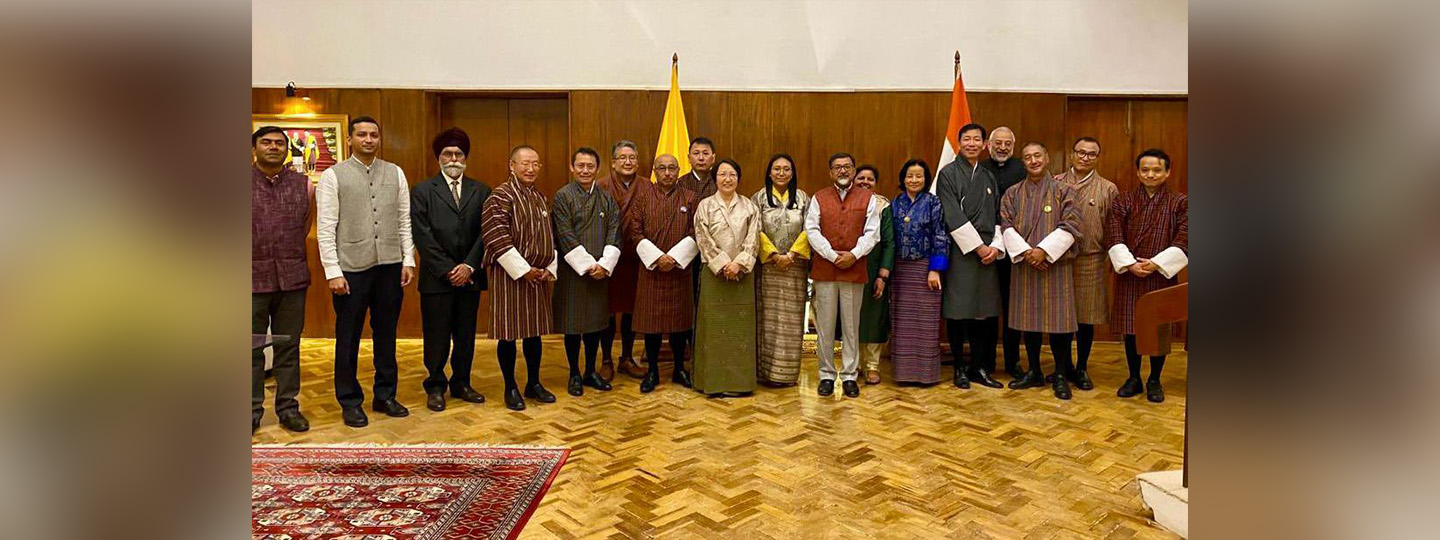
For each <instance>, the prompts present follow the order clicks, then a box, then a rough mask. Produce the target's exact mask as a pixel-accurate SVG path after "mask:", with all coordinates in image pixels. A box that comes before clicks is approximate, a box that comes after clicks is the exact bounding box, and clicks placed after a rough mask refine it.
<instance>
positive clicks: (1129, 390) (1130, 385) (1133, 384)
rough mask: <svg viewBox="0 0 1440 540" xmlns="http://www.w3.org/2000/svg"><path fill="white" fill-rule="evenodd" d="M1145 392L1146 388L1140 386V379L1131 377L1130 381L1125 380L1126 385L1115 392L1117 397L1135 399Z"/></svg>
mask: <svg viewBox="0 0 1440 540" xmlns="http://www.w3.org/2000/svg"><path fill="white" fill-rule="evenodd" d="M1144 391H1145V387H1144V386H1143V385H1141V384H1140V379H1137V378H1135V377H1130V378H1129V379H1125V384H1122V385H1120V389H1119V390H1117V391H1115V395H1117V396H1120V397H1135V396H1138V395H1140V393H1141V392H1144Z"/></svg>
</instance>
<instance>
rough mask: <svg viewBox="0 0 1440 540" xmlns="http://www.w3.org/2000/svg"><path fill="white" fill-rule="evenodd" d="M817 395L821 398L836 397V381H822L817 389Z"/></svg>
mask: <svg viewBox="0 0 1440 540" xmlns="http://www.w3.org/2000/svg"><path fill="white" fill-rule="evenodd" d="M815 393H816V394H820V397H830V396H832V395H834V394H835V379H825V380H823V381H820V384H819V386H816V387H815Z"/></svg>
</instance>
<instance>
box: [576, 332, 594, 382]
mask: <svg viewBox="0 0 1440 540" xmlns="http://www.w3.org/2000/svg"><path fill="white" fill-rule="evenodd" d="M581 339H582V341H584V343H585V374H586V375H594V374H595V353H596V352H597V351H596V349H598V348H599V347H600V332H591V333H589V334H585V335H584V336H582V338H581ZM570 371H571V372H572V373H573V372H574V371H575V364H574V363H571V364H570Z"/></svg>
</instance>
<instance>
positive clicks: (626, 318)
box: [620, 313, 635, 358]
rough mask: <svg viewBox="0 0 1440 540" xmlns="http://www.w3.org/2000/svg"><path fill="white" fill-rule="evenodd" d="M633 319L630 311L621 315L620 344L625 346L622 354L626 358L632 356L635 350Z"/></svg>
mask: <svg viewBox="0 0 1440 540" xmlns="http://www.w3.org/2000/svg"><path fill="white" fill-rule="evenodd" d="M632 320H633V317H632V316H631V315H630V314H629V313H626V314H624V315H621V316H620V346H622V347H624V349H621V350H622V351H625V352H624V353H623V354H621V355H620V356H623V357H626V358H628V357H630V354H631V351H634V350H635V329H634V328H633V327H631V325H630V323H631V322H632Z"/></svg>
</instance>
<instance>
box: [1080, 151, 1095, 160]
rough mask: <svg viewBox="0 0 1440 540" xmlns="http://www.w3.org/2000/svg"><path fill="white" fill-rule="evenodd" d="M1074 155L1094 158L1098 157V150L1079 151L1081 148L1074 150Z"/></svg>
mask: <svg viewBox="0 0 1440 540" xmlns="http://www.w3.org/2000/svg"><path fill="white" fill-rule="evenodd" d="M1075 156H1076V157H1082V158H1090V159H1095V158H1098V157H1100V152H1084V151H1081V150H1076V151H1075Z"/></svg>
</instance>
